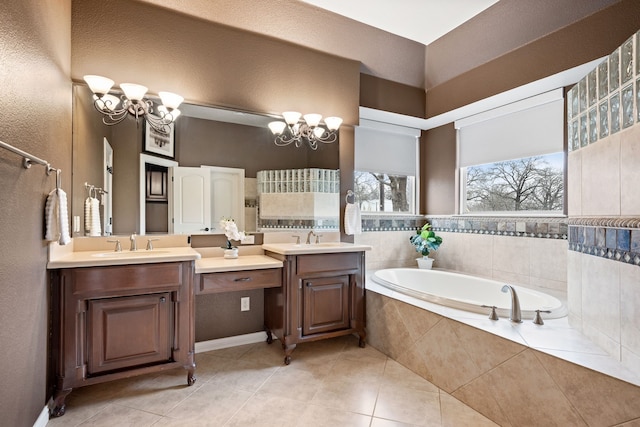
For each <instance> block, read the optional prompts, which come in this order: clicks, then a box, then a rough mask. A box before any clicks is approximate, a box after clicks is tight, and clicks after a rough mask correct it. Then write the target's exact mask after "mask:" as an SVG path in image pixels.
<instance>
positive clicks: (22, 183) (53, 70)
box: [0, 0, 71, 427]
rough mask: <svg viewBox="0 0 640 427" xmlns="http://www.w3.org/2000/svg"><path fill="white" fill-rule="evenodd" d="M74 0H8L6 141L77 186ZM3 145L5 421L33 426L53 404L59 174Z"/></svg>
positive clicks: (0, 126) (1, 99) (1, 10)
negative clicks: (53, 218)
mask: <svg viewBox="0 0 640 427" xmlns="http://www.w3.org/2000/svg"><path fill="white" fill-rule="evenodd" d="M70 7H71V4H70V1H69V0H59V1H49V2H42V1H40V0H5V1H2V2H0V51H1V52H2V54H0V55H1V56H2V66H1V69H2V72H1V73H0V87H1V88H2V96H0V112H1V113H0V116H1V118H2V119H1V120H0V140H2V141H3V142H6V143H8V144H11V145H14V146H16V147H18V148H20V149H22V150H25V151H27V152H29V153H31V154H33V155H35V156H37V157H40V158H42V159H45V160H48V161H49V162H51V164H52V165H53V166H54V167H57V168H60V169H62V184H63V189H64V190H66V191H67V193H68V194H69V196H70V193H71V191H70V189H71V83H70V81H69V63H70V34H69V33H70V19H69V18H70V13H71V11H70ZM21 165H22V158H21V157H20V156H18V155H16V154H13V153H10V152H8V151H5V150H3V149H0V181H1V182H2V185H0V200H1V202H0V236H2V242H3V243H2V245H1V246H0V260H1V261H0V286H1V287H2V289H1V292H0V325H2V327H0V342H2V351H0V377H1V378H2V387H1V388H0V416H1V417H2V421H0V424H2V425H6V426H15V427H20V426H32V425H33V423H34V422H35V421H36V419H37V417H38V416H39V414H40V412H41V411H42V409H43V408H44V406H45V403H46V376H47V375H46V372H47V369H46V365H47V335H48V334H47V327H48V325H47V317H48V304H47V303H48V297H47V293H48V281H47V271H46V264H47V245H46V243H45V241H44V240H43V236H44V228H43V212H44V201H45V198H46V196H47V194H48V193H49V192H50V191H51V190H52V188H54V187H55V175H51V176H47V175H46V173H45V169H44V168H43V167H42V166H39V165H34V166H32V167H31V169H28V170H27V169H24V168H22V166H21Z"/></svg>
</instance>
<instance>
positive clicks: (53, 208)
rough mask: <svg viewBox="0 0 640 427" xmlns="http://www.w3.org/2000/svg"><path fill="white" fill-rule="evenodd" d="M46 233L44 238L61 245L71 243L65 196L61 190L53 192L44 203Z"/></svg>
mask: <svg viewBox="0 0 640 427" xmlns="http://www.w3.org/2000/svg"><path fill="white" fill-rule="evenodd" d="M44 210H45V218H46V224H45V225H46V232H45V235H44V238H45V239H46V240H49V241H51V242H53V241H58V243H59V244H61V245H66V244H68V243H69V242H71V237H70V235H69V213H68V210H67V194H66V193H65V192H64V191H62V189H57V190H53V191H52V192H51V193H49V195H48V196H47V202H46V203H45V208H44Z"/></svg>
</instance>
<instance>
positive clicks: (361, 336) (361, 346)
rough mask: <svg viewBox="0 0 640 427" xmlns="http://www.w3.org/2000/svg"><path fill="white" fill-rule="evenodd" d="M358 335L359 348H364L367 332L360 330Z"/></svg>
mask: <svg viewBox="0 0 640 427" xmlns="http://www.w3.org/2000/svg"><path fill="white" fill-rule="evenodd" d="M358 336H359V337H360V339H359V340H358V345H359V346H360V348H364V347H365V344H366V341H365V340H366V338H367V334H366V333H365V332H364V331H363V332H360V333H359V334H358Z"/></svg>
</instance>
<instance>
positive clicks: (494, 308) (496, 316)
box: [482, 304, 499, 320]
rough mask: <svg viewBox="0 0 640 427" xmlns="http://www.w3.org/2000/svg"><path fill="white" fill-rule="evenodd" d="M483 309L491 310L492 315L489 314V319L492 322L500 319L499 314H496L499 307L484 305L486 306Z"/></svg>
mask: <svg viewBox="0 0 640 427" xmlns="http://www.w3.org/2000/svg"><path fill="white" fill-rule="evenodd" d="M482 307H484V308H490V309H491V314H489V319H490V320H498V319H499V317H498V313H496V308H498V307H496V306H495V305H484V304H483V305H482Z"/></svg>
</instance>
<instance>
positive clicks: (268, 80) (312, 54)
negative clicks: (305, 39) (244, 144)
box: [71, 0, 360, 124]
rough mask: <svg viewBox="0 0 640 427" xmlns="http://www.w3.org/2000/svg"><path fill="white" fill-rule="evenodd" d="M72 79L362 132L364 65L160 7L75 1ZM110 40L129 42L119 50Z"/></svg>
mask: <svg viewBox="0 0 640 427" xmlns="http://www.w3.org/2000/svg"><path fill="white" fill-rule="evenodd" d="M72 12H73V15H72V23H73V27H72V63H71V70H72V77H73V78H74V79H77V80H81V79H82V76H83V75H85V74H102V75H106V76H108V77H110V78H112V79H113V80H115V81H116V82H119V83H121V82H125V81H132V82H135V83H140V84H144V85H145V86H147V87H149V91H150V92H152V93H157V92H158V91H161V90H168V91H172V92H176V93H180V94H181V95H183V96H184V97H185V99H186V100H188V101H189V102H193V103H196V104H204V105H219V106H227V107H233V108H239V109H243V110H247V111H256V112H265V113H278V114H279V113H281V112H282V111H288V110H295V111H301V112H304V113H306V112H318V113H320V114H322V115H324V116H333V115H337V116H340V117H342V118H343V119H344V121H345V123H346V124H357V121H358V94H359V90H358V88H359V76H360V63H359V62H358V61H353V60H349V59H345V58H339V57H336V56H333V55H329V54H326V53H323V52H320V51H314V50H310V49H308V48H306V47H303V46H297V45H294V44H291V43H287V42H283V41H280V40H276V39H272V38H268V37H264V36H260V35H257V34H254V33H249V32H245V31H241V30H237V29H233V28H230V27H226V26H223V25H220V24H215V23H212V22H208V21H204V20H201V19H198V18H195V17H192V16H186V15H180V14H176V13H175V12H172V11H170V10H166V9H162V8H159V7H156V6H153V5H149V4H144V3H138V2H132V1H128V0H113V1H109V2H105V1H102V0H73V11H72ZM97 28H108V29H109V33H110V34H123V35H126V34H130V32H131V29H133V28H135V37H132V38H128V37H124V38H123V40H122V42H120V43H114V42H113V40H112V39H111V38H109V37H104V36H103V33H102V32H101V31H96V29H97Z"/></svg>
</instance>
